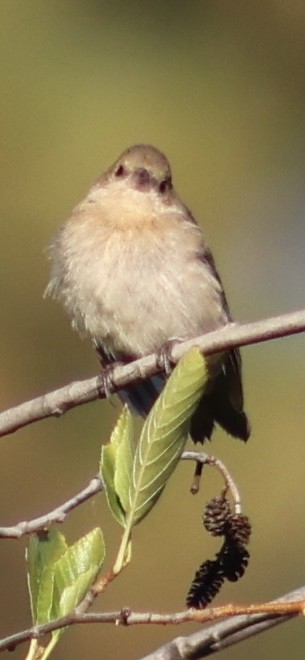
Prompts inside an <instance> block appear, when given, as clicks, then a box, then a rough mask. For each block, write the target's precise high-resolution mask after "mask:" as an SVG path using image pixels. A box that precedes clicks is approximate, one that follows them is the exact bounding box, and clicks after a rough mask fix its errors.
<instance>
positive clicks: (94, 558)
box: [53, 527, 105, 617]
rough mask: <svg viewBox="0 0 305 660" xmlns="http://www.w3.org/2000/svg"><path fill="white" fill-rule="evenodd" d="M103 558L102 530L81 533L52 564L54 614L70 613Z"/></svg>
mask: <svg viewBox="0 0 305 660" xmlns="http://www.w3.org/2000/svg"><path fill="white" fill-rule="evenodd" d="M104 558H105V545H104V540H103V535H102V531H101V530H100V529H99V528H98V527H97V528H96V529H93V530H92V531H91V532H89V534H87V535H86V536H83V538H81V539H79V540H78V541H77V542H76V543H74V545H72V546H70V547H69V548H67V550H66V552H65V553H64V554H63V555H62V556H61V557H60V558H59V559H58V560H57V561H56V563H55V565H54V602H53V612H54V616H55V617H58V616H63V615H64V614H68V613H69V612H71V611H72V610H73V609H74V608H75V607H76V606H77V605H78V603H79V602H80V601H81V600H82V598H83V597H84V596H85V594H86V592H87V591H88V589H89V588H90V586H91V584H92V583H93V580H94V578H95V577H96V575H97V574H98V572H99V571H100V569H101V566H102V563H103V561H104Z"/></svg>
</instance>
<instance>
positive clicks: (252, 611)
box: [0, 587, 305, 660]
mask: <svg viewBox="0 0 305 660" xmlns="http://www.w3.org/2000/svg"><path fill="white" fill-rule="evenodd" d="M304 598H305V587H303V588H302V589H299V590H297V591H293V592H291V593H289V594H286V595H285V596H283V597H282V598H280V599H278V600H277V601H272V602H271V603H267V604H262V605H249V606H239V605H236V606H234V605H228V606H224V607H217V608H209V609H207V610H193V609H191V610H185V611H183V612H176V613H174V614H157V613H153V612H132V611H131V610H129V609H128V608H123V609H122V610H119V611H117V612H106V613H103V612H91V613H78V612H77V611H74V612H72V613H71V614H68V615H66V616H64V617H61V618H60V619H56V620H55V621H50V622H49V623H45V624H41V625H37V626H33V627H32V628H28V629H27V630H23V631H21V632H19V633H16V634H14V635H10V636H9V637H6V638H5V639H2V640H1V641H0V652H1V651H4V650H10V651H13V650H14V649H15V648H16V646H18V645H19V644H21V643H22V642H25V641H28V640H30V639H37V638H39V637H41V636H43V635H46V634H47V633H50V632H52V631H53V630H58V629H59V628H63V627H66V626H72V625H76V624H84V623H114V624H115V625H120V624H121V625H124V626H130V625H143V624H146V625H147V624H156V625H173V624H175V625H177V624H181V623H186V622H190V621H194V622H196V623H198V622H200V623H204V622H207V621H211V620H215V619H222V618H225V617H228V616H229V617H234V618H232V619H230V620H229V621H225V622H223V623H221V624H217V625H216V626H215V625H213V626H211V627H210V628H208V629H205V630H204V631H203V632H202V633H197V634H195V635H192V636H191V637H188V638H182V639H181V638H178V639H176V640H175V641H174V642H172V643H171V644H176V647H175V653H173V652H171V653H170V654H168V653H167V655H166V654H164V651H165V649H166V648H168V647H170V646H171V644H167V645H166V647H163V648H162V649H159V651H157V652H154V653H153V654H152V655H151V656H147V657H146V659H145V660H148V658H151V660H152V658H158V659H159V660H160V659H161V658H162V660H164V659H165V658H166V659H167V660H169V659H170V658H171V659H172V658H188V659H190V658H198V657H203V655H205V656H207V655H210V653H214V652H215V651H216V650H220V648H224V647H223V646H222V640H223V641H224V644H225V645H228V639H229V637H230V636H231V637H232V641H231V642H230V643H233V642H234V641H240V640H239V639H238V640H236V639H235V636H236V633H237V632H238V631H241V633H242V637H241V638H242V639H244V638H245V637H246V636H250V635H252V634H254V633H253V625H254V623H255V624H256V625H255V629H254V630H255V632H259V631H260V628H258V626H257V624H264V629H266V628H267V627H271V626H273V625H275V624H276V623H283V622H284V621H287V619H289V618H291V617H294V616H298V615H300V614H304V607H305V602H304V600H303V599H304ZM300 599H301V600H300ZM257 613H259V614H257ZM237 616H238V619H236V617H237ZM247 631H248V632H247ZM246 632H247V635H246ZM198 636H199V638H200V646H199V643H198V641H197V649H198V648H200V653H201V655H200V656H199V655H198V653H197V655H196V650H195V647H193V654H190V653H189V650H190V649H189V646H188V644H189V641H188V640H194V639H197V638H198ZM180 646H181V647H182V649H183V647H184V652H183V653H181V651H180V648H179V647H180ZM203 651H205V652H204V653H203ZM156 653H158V654H159V655H156Z"/></svg>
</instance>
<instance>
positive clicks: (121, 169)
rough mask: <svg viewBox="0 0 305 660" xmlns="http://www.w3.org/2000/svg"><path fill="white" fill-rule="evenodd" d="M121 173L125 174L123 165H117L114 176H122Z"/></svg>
mask: <svg viewBox="0 0 305 660" xmlns="http://www.w3.org/2000/svg"><path fill="white" fill-rule="evenodd" d="M123 174H125V170H124V167H123V165H119V167H118V168H117V170H116V171H115V176H123Z"/></svg>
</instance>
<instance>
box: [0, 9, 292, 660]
mask: <svg viewBox="0 0 305 660" xmlns="http://www.w3.org/2000/svg"><path fill="white" fill-rule="evenodd" d="M304 60H305V5H304V2H303V1H301V0H266V1H265V2H260V1H259V0H257V2H255V1H252V0H249V1H248V2H244V3H243V2H237V1H236V0H231V2H226V1H225V0H223V1H220V0H208V1H207V0H202V1H201V2H194V1H192V0H191V1H190V2H179V1H177V0H175V1H173V0H168V2H166V3H165V2H164V1H161V0H156V1H155V2H153V3H151V2H150V3H148V2H143V0H141V1H140V0H131V1H130V2H128V3H126V2H125V3H124V2H122V1H121V0H113V1H112V2H111V3H110V2H105V1H104V2H103V1H101V2H99V1H98V0H96V1H89V0H87V2H83V1H81V0H65V2H62V0H52V2H46V1H43V0H27V2H24V0H1V3H0V116H1V133H0V140H1V147H0V166H1V178H0V186H1V196H0V204H1V215H0V218H1V220H0V222H1V242H0V251H1V256H0V264H1V265H0V268H1V289H0V296H1V317H2V318H1V326H0V332H1V342H0V360H1V408H2V409H5V408H6V407H8V406H10V405H13V404H15V403H17V402H21V401H23V400H25V399H29V398H31V397H33V396H35V395H38V394H40V393H43V392H46V391H49V390H52V389H54V388H56V387H58V386H60V385H64V384H66V383H69V382H70V381H71V380H75V379H79V378H86V377H88V376H90V375H94V374H96V373H97V371H98V363H97V359H96V357H95V355H94V353H93V351H92V349H91V347H90V346H89V344H87V343H86V342H81V341H80V340H79V338H78V337H77V336H76V335H74V333H72V332H71V330H70V328H69V324H68V321H67V319H66V318H65V315H64V314H63V312H62V310H61V309H60V308H59V306H57V305H56V304H54V303H53V302H52V301H49V300H47V301H43V300H42V293H43V290H44V288H45V286H46V283H47V280H48V273H49V265H48V263H47V261H46V257H45V254H44V249H45V246H46V245H47V244H48V242H49V240H50V238H51V236H52V235H53V233H54V231H55V230H56V228H57V226H58V225H59V224H60V222H61V221H62V220H63V219H64V218H65V217H66V216H67V215H68V214H69V212H70V210H71V209H72V208H73V206H74V205H75V204H76V203H77V202H78V201H79V200H80V199H81V198H82V196H83V195H84V194H85V192H86V190H87V188H88V186H89V184H90V183H91V182H92V180H94V179H95V178H96V176H97V175H98V174H99V173H100V172H102V171H103V170H104V169H105V168H106V167H108V165H109V164H110V163H112V162H113V160H114V159H115V158H116V157H117V155H118V154H119V153H120V152H121V151H122V150H123V149H125V148H126V147H127V146H129V145H131V144H132V143H134V142H141V141H143V142H148V143H152V144H155V145H156V146H158V147H159V148H161V149H162V150H163V151H164V152H165V153H166V154H167V156H168V157H169V159H170V161H171V163H172V167H173V171H174V179H175V184H176V187H177V189H178V191H179V193H180V194H181V196H182V197H183V199H185V201H186V203H187V204H188V205H189V206H190V208H191V209H192V210H193V212H194V214H195V215H196V217H197V218H198V219H200V221H202V224H203V226H204V230H205V233H206V235H207V237H208V239H209V242H210V245H211V246H212V248H213V251H214V254H215V257H216V261H217V264H218V267H219V270H220V272H221V275H222V278H223V280H224V282H225V285H226V291H227V294H228V298H229V300H230V303H231V308H232V311H233V314H234V316H235V318H236V319H238V320H243V321H246V320H255V319H259V318H263V317H265V316H271V315H273V314H279V313H281V312H286V311H289V310H295V309H297V308H301V307H304V298H305V295H304V281H305V258H304V249H305V222H304V208H305V187H304V174H305V139H304V128H305V73H304ZM303 346H304V337H302V336H300V337H295V338H287V339H284V340H281V341H277V342H273V343H268V344H265V345H257V346H254V347H251V348H246V349H244V350H243V357H244V373H245V390H246V402H247V410H248V412H249V415H250V417H251V421H252V425H253V433H252V437H251V439H250V441H249V443H248V445H247V446H244V445H242V444H241V443H239V442H237V441H235V440H231V439H228V438H227V437H226V436H225V434H224V433H221V432H217V433H216V434H215V436H214V439H213V443H212V445H211V446H209V447H208V450H211V451H212V452H213V453H215V454H216V455H217V456H219V457H220V458H221V459H222V460H224V461H225V462H226V464H227V465H228V467H229V468H230V469H231V471H232V473H233V475H234V476H235V478H236V480H237V482H238V484H239V487H240V490H241V493H242V497H243V501H244V507H245V512H246V513H247V514H248V515H249V516H250V518H251V520H252V523H253V538H252V542H251V548H250V549H251V562H250V566H249V568H248V570H247V572H246V575H245V577H244V578H243V579H242V580H241V581H240V582H238V583H237V584H233V585H229V586H228V587H226V588H224V589H223V591H222V592H221V594H220V596H219V597H218V599H217V600H216V601H215V602H217V603H219V604H220V603H226V602H229V601H234V602H257V601H264V600H267V599H271V598H273V597H276V596H279V595H280V594H282V593H285V591H288V590H291V589H293V588H295V587H297V586H298V585H301V584H303V583H304V550H305V524H304V513H303V501H304V494H305V485H304V481H305V480H304V473H305V443H304V437H303V436H304V429H305V424H304V406H305V387H304V386H305V374H304V365H303V359H302V358H303V355H304V349H303ZM119 410H120V405H119V403H118V402H116V403H115V405H114V406H113V405H111V403H110V402H96V403H94V404H91V405H87V406H84V407H81V408H79V409H76V410H74V411H71V412H69V413H68V414H67V415H66V416H64V417H62V418H61V419H57V420H56V419H54V420H53V419H51V420H46V421H43V422H41V423H39V424H35V425H33V426H30V427H28V428H26V429H23V430H20V431H18V433H16V434H14V435H11V436H7V437H6V438H2V439H1V480H0V491H1V492H0V496H1V524H13V523H14V522H17V521H19V520H22V519H26V518H32V517H34V516H36V515H39V514H42V513H44V512H46V511H47V510H49V509H50V508H51V507H53V506H55V505H57V504H59V503H61V502H62V501H64V500H65V499H66V498H68V497H70V496H71V495H72V494H74V493H75V492H76V491H77V490H79V489H80V488H82V487H83V486H84V485H85V484H86V483H87V482H88V480H89V479H90V477H91V476H92V475H93V474H95V473H96V471H97V465H98V460H99V452H100V444H101V441H107V439H108V438H109V433H110V430H111V428H112V426H113V424H114V420H115V419H116V417H117V415H118V412H119ZM190 479H191V467H190V465H181V466H179V468H178V470H177V472H176V473H175V475H174V477H173V479H172V481H171V483H170V484H169V486H168V487H167V489H166V492H165V493H164V495H163V497H162V498H161V501H160V503H159V504H158V506H157V507H156V509H155V510H154V511H153V513H152V514H151V515H150V516H149V518H148V519H147V520H146V521H144V522H143V524H142V525H140V526H139V528H138V529H137V530H136V532H135V535H134V561H133V562H132V564H131V566H130V567H129V568H128V570H127V571H126V572H125V574H124V575H123V576H122V577H121V578H120V579H119V580H117V581H116V583H114V584H113V585H111V588H109V591H108V593H107V594H105V596H104V598H100V599H99V602H98V604H97V606H98V607H99V608H100V609H101V610H112V609H117V608H120V607H122V606H125V605H128V606H130V607H131V608H136V609H139V610H141V611H146V610H150V611H162V612H163V611H175V610H180V609H182V608H183V607H184V598H185V595H186V593H187V590H188V587H189V584H190V582H191V579H192V577H193V574H194V572H195V570H196V569H197V567H198V566H199V564H200V563H201V562H202V561H204V560H205V559H207V558H209V557H210V558H212V557H213V554H214V553H215V552H216V551H217V549H218V545H219V544H218V543H216V542H213V540H210V539H209V538H208V537H207V534H205V533H204V532H203V531H202V529H201V527H200V524H201V521H200V516H201V510H202V506H203V503H204V501H206V499H207V498H208V497H210V496H212V495H213V494H216V493H217V492H218V490H219V486H220V481H219V480H218V477H217V475H215V473H214V471H213V470H207V472H206V476H205V477H204V480H203V484H202V488H201V492H200V494H199V495H198V496H197V497H196V498H193V497H191V496H190V495H189V493H188V488H189V484H190ZM95 525H102V527H103V530H104V532H105V536H106V542H107V547H108V559H107V566H110V565H111V560H112V558H113V556H114V553H115V550H116V548H117V544H118V541H119V538H120V530H119V529H118V527H117V526H116V524H115V523H114V522H113V521H112V519H111V516H110V514H109V512H108V511H107V508H106V506H105V502H104V501H103V498H102V497H97V498H95V500H91V501H90V502H89V503H87V504H86V505H84V506H83V507H81V508H80V509H78V510H77V511H75V512H74V513H73V514H72V515H71V516H70V517H69V519H68V521H67V523H66V524H65V525H64V527H63V531H64V532H65V533H66V534H67V537H68V539H69V541H71V542H72V541H73V540H75V539H76V538H78V537H79V536H80V535H81V534H84V533H86V532H87V531H88V530H89V529H91V528H92V527H93V526H95ZM25 546H26V540H24V539H22V540H21V541H2V542H1V544H0V552H1V592H2V610H1V621H0V628H1V630H0V635H1V637H3V636H4V635H6V634H9V633H10V632H13V631H17V630H19V629H22V628H24V627H27V626H28V625H29V624H30V611H29V604H28V597H27V589H26V579H25V569H24V549H25ZM196 629H197V628H196V626H194V625H191V624H190V625H188V626H183V627H181V628H177V627H175V628H170V627H168V628H166V627H165V628H160V627H158V628H156V627H155V628H153V627H145V628H144V627H135V628H127V629H123V628H122V629H114V628H113V627H112V626H109V627H106V626H104V627H103V626H90V627H89V626H88V627H85V626H79V627H75V628H74V629H73V630H70V631H68V632H67V633H66V634H65V635H64V637H63V639H62V641H61V643H60V645H59V647H58V650H57V651H56V653H55V657H56V658H59V659H63V658H88V657H90V658H100V657H103V658H105V659H106V658H114V657H116V658H120V657H124V658H126V659H127V660H129V659H133V658H138V657H140V656H141V655H143V654H145V653H148V651H149V650H151V649H153V648H155V647H157V646H158V645H160V644H161V643H162V642H164V641H166V640H168V639H170V638H171V637H173V636H176V635H178V634H179V635H180V634H188V633H191V632H194V631H195V630H196ZM24 652H25V647H22V648H21V647H20V648H18V649H17V650H16V651H15V652H14V654H13V656H12V655H11V657H14V658H15V657H16V658H21V657H24ZM246 654H247V658H248V659H249V660H250V659H252V658H257V657H268V658H271V659H272V658H277V659H278V658H287V657H288V655H289V657H293V658H303V657H304V623H303V622H301V621H300V620H298V621H296V620H295V621H293V622H291V623H288V624H285V625H284V626H281V627H278V628H276V629H274V630H273V631H271V632H269V633H266V634H264V635H262V636H259V637H256V638H254V639H252V640H250V641H249V642H246V643H243V644H242V645H239V646H237V647H234V648H233V649H231V650H228V651H226V652H224V653H223V654H222V656H223V657H226V658H228V659H229V660H230V659H233V658H234V659H235V660H240V659H241V658H244V657H245V655H246Z"/></svg>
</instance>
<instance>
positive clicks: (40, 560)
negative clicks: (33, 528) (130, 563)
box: [27, 528, 105, 657]
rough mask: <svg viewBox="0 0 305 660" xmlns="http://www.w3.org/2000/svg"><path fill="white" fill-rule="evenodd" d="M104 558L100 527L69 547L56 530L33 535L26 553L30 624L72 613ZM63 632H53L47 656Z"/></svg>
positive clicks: (45, 621)
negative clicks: (31, 620)
mask: <svg viewBox="0 0 305 660" xmlns="http://www.w3.org/2000/svg"><path fill="white" fill-rule="evenodd" d="M104 557H105V546H104V540H103V535H102V531H101V530H100V529H99V528H96V529H93V530H92V531H91V532H89V534H87V535H86V536H84V537H83V538H81V539H79V541H77V542H76V543H74V545H72V546H70V547H68V546H67V543H66V541H65V538H64V536H63V535H62V534H60V533H59V532H58V531H57V529H56V528H52V529H51V530H50V531H48V532H44V533H40V534H37V535H35V536H33V537H32V538H31V539H30V543H29V546H28V550H27V562H28V584H29V591H30V598H31V608H32V616H33V622H34V623H35V624H36V623H37V624H39V623H47V622H49V621H51V620H53V619H56V618H57V617H60V616H63V615H64V614H68V613H69V612H71V611H72V610H73V609H74V608H75V607H76V606H77V605H78V603H79V602H80V601H81V600H82V598H83V597H84V596H85V594H86V592H87V591H88V589H89V588H90V586H91V585H92V583H93V581H94V579H95V577H96V576H97V574H98V572H99V570H100V568H101V566H102V563H103V560H104ZM62 632H63V629H62V630H56V631H54V632H53V633H52V635H53V641H52V643H51V644H50V645H48V647H47V648H48V650H47V649H46V651H45V653H46V657H47V656H48V654H49V652H50V651H51V649H52V648H53V646H54V643H56V641H58V639H59V637H60V635H61V634H62Z"/></svg>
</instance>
